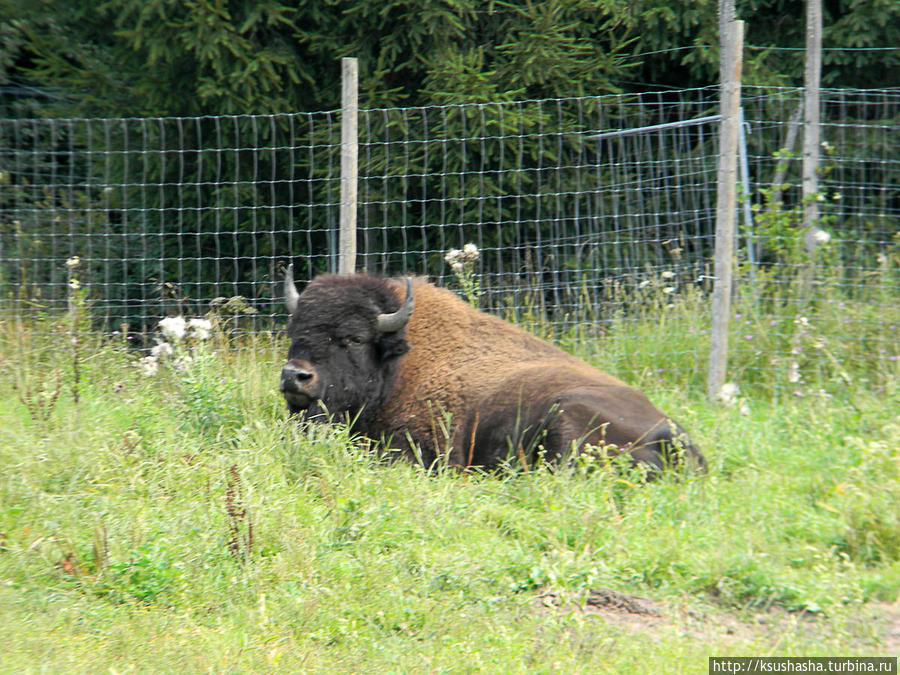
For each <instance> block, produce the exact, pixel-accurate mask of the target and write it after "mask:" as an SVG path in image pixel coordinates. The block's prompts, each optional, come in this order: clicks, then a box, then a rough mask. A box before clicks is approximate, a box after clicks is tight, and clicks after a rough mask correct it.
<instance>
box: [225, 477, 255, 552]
mask: <svg viewBox="0 0 900 675" xmlns="http://www.w3.org/2000/svg"><path fill="white" fill-rule="evenodd" d="M225 516H226V520H227V523H228V552H229V553H230V554H231V557H232V558H234V559H235V560H236V561H237V562H240V563H243V562H247V560H248V559H249V558H250V556H251V555H252V553H253V521H252V520H251V519H250V512H249V511H248V510H247V505H246V503H245V501H244V486H243V483H242V481H241V474H240V473H239V472H238V469H237V465H236V464H232V465H231V466H230V467H228V477H227V479H226V487H225Z"/></svg>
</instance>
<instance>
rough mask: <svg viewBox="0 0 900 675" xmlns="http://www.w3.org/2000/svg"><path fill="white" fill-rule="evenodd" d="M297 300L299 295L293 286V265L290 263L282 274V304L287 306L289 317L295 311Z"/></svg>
mask: <svg viewBox="0 0 900 675" xmlns="http://www.w3.org/2000/svg"><path fill="white" fill-rule="evenodd" d="M299 300H300V294H299V293H298V292H297V287H296V286H294V263H291V264H290V265H288V266H287V270H285V272H284V304H286V305H287V309H288V313H289V314H290V315H291V316H293V314H294V312H296V311H297V303H298V302H299Z"/></svg>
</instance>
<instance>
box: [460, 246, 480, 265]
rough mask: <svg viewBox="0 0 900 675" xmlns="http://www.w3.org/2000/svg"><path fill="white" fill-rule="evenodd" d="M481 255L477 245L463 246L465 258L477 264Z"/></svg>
mask: <svg viewBox="0 0 900 675" xmlns="http://www.w3.org/2000/svg"><path fill="white" fill-rule="evenodd" d="M479 256H480V253H479V252H478V247H477V246H476V245H475V244H466V245H465V246H463V258H465V259H466V260H469V261H471V262H475V261H476V260H478V258H479Z"/></svg>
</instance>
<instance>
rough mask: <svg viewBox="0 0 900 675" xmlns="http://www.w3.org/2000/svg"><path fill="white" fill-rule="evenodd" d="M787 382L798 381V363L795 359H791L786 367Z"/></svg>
mask: <svg viewBox="0 0 900 675" xmlns="http://www.w3.org/2000/svg"><path fill="white" fill-rule="evenodd" d="M787 377H788V382H791V383H797V382H799V381H800V364H799V363H797V362H796V361H791V365H790V366H789V367H788V375H787Z"/></svg>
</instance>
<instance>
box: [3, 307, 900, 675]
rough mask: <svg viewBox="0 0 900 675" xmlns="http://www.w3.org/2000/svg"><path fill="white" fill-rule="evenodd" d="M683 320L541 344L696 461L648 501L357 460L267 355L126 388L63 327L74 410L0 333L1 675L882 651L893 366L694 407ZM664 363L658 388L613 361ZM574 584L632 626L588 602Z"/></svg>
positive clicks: (897, 430) (895, 499) (60, 356)
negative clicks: (654, 423) (299, 404)
mask: <svg viewBox="0 0 900 675" xmlns="http://www.w3.org/2000/svg"><path fill="white" fill-rule="evenodd" d="M688 301H689V299H686V300H685V302H688ZM825 306H826V307H827V304H826V305H825ZM673 309H678V307H673ZM683 309H684V312H682V313H678V312H674V311H673V312H671V313H670V318H668V319H667V320H666V321H667V322H669V323H665V324H661V323H660V322H659V321H656V322H642V321H641V320H640V317H638V318H636V319H635V320H634V321H633V323H632V325H631V328H633V329H634V330H631V331H630V335H631V336H632V337H631V338H627V339H626V338H625V337H624V336H622V339H618V338H619V336H613V337H612V338H611V339H609V338H608V339H606V340H599V339H585V338H584V337H583V336H579V335H575V334H573V335H571V336H568V338H567V339H566V340H563V344H564V345H565V346H566V347H567V348H568V349H570V350H572V351H574V352H575V353H577V354H579V355H580V356H583V357H584V358H587V359H588V360H592V361H594V362H596V363H597V364H598V365H601V364H612V365H611V366H608V367H609V369H610V370H612V371H613V372H620V369H622V370H624V371H625V372H628V371H629V370H630V372H632V373H633V374H634V377H631V378H630V379H631V380H632V381H633V382H635V383H637V384H639V385H640V386H641V387H642V388H643V389H644V390H645V391H646V392H647V393H648V394H649V395H650V397H651V398H652V399H653V400H654V401H655V402H657V403H658V404H659V405H660V407H662V408H663V409H665V410H667V411H670V412H671V413H672V414H673V416H674V417H676V418H677V419H678V420H679V421H680V422H682V424H683V425H684V426H685V427H686V428H688V429H689V430H691V431H692V433H693V434H694V435H695V436H696V438H697V440H698V442H699V444H700V445H701V447H702V449H703V450H704V452H705V453H706V455H707V458H708V459H709V461H710V467H709V472H708V474H707V475H705V476H696V475H687V476H686V475H670V476H667V477H666V478H664V479H662V480H659V481H655V482H652V483H649V484H645V483H642V482H641V481H640V480H639V479H638V478H637V477H636V476H634V475H630V474H628V473H622V472H616V471H612V470H609V469H604V468H602V467H595V466H592V465H590V464H588V463H581V464H577V465H576V466H574V467H570V468H567V469H564V470H557V471H550V470H547V469H546V468H539V469H538V470H532V471H531V472H529V473H527V474H526V473H514V472H509V473H501V474H499V475H491V476H482V475H479V474H477V473H463V472H458V471H454V470H446V469H440V468H437V469H435V470H432V471H430V472H427V473H426V472H425V471H423V470H422V469H421V468H418V467H415V466H411V465H407V464H384V463H381V462H379V461H378V460H377V459H376V458H375V456H374V455H373V453H372V451H371V449H370V448H369V447H368V444H367V443H365V442H364V441H362V440H360V439H354V438H350V437H348V435H347V433H346V430H344V429H342V428H341V427H338V426H336V427H313V428H305V429H304V428H300V427H298V426H297V425H295V424H293V423H291V422H289V421H287V420H286V419H285V413H284V410H283V403H282V401H281V400H280V397H279V394H278V392H277V390H276V379H277V374H278V368H279V366H280V362H281V360H282V358H283V354H282V350H278V351H272V350H271V349H264V348H259V349H252V348H251V349H243V350H240V351H232V350H228V349H224V348H221V347H220V348H215V349H211V350H210V351H208V352H207V353H205V354H202V355H201V358H197V359H195V361H194V362H193V365H192V366H191V368H189V369H188V370H186V371H184V372H180V373H179V372H176V371H174V370H173V369H166V368H164V369H161V370H160V372H159V373H158V374H157V375H155V376H153V377H147V376H145V375H143V374H142V373H141V372H140V371H139V370H138V369H137V368H135V367H134V365H133V363H134V361H135V359H136V357H135V356H134V355H133V354H131V353H129V352H128V351H127V350H126V349H125V348H124V347H123V346H120V345H116V344H110V343H107V342H105V341H103V340H102V339H101V338H99V337H97V336H94V337H91V336H87V337H85V339H83V340H82V341H81V343H80V345H79V347H78V348H79V352H80V355H81V356H80V362H79V364H78V372H79V388H78V397H77V399H78V400H77V402H76V400H75V399H76V397H75V396H74V395H73V392H72V388H71V385H72V378H73V370H74V367H75V366H74V365H73V363H72V358H71V350H70V349H69V348H68V347H67V345H66V343H65V341H64V340H62V339H57V340H56V341H54V340H53V339H52V337H51V338H48V337H47V335H45V334H43V333H42V332H41V331H38V330H36V329H35V328H34V326H23V325H22V324H20V323H17V322H15V321H14V320H5V321H4V322H0V345H2V351H0V353H2V355H3V356H2V357H0V391H2V392H3V394H2V395H0V609H2V612H0V613H2V616H3V623H4V631H3V632H4V650H3V654H2V656H0V671H2V672H9V673H12V672H16V673H21V672H116V673H126V672H154V673H165V672H301V671H307V672H328V673H340V672H347V673H354V672H382V673H409V672H448V673H449V672H488V673H497V672H503V673H507V672H508V673H532V672H538V673H541V672H546V673H550V672H560V673H562V672H565V673H573V672H575V673H577V672H585V673H588V672H590V673H605V672H610V673H612V672H616V673H619V672H633V673H644V672H696V673H705V672H706V670H707V657H708V656H710V655H779V656H787V655H804V656H809V655H837V654H842V655H852V654H856V655H869V656H872V655H884V654H891V653H893V654H895V653H896V651H897V643H896V640H894V641H893V642H892V641H891V640H892V638H891V637H890V636H889V627H888V622H889V621H891V620H893V621H895V622H896V621H897V617H896V612H895V610H891V609H890V603H894V602H896V600H897V596H898V592H900V455H898V449H900V417H898V410H900V388H898V386H897V383H898V381H900V379H898V377H897V375H898V373H897V369H896V364H895V363H894V362H891V361H888V360H887V359H884V360H883V361H880V362H879V363H878V366H877V368H876V369H875V371H873V370H872V368H871V367H870V366H866V368H865V370H854V369H853V368H852V367H851V366H852V363H851V362H849V361H848V360H847V359H838V365H839V366H840V367H841V369H843V370H844V371H845V374H846V375H847V377H848V378H849V384H848V382H847V381H846V380H845V379H844V378H843V377H842V376H841V375H840V373H838V372H837V368H836V367H835V365H834V364H833V363H832V362H831V360H829V359H828V358H827V356H826V355H825V354H824V353H823V350H822V349H819V350H813V351H815V354H814V356H812V357H809V358H810V360H809V361H804V362H803V364H802V369H803V372H804V374H805V378H806V379H805V380H803V381H801V382H799V383H792V386H791V387H783V386H775V383H774V380H772V379H770V380H769V381H766V380H764V379H763V378H757V379H756V380H754V379H752V378H749V377H748V378H747V380H746V381H745V382H744V383H745V386H744V392H743V394H742V403H743V404H745V405H744V406H743V407H744V410H743V411H741V407H742V406H734V407H722V406H719V405H716V404H713V403H710V402H708V401H707V400H706V399H705V397H703V396H702V395H701V394H700V391H702V373H703V372H705V371H704V364H698V363H697V358H696V355H697V354H702V353H704V352H703V345H702V340H703V336H702V335H699V334H695V335H694V337H693V338H691V337H685V336H690V335H691V334H690V332H689V331H688V330H686V328H687V326H688V324H686V323H684V322H686V321H689V320H691V319H690V316H689V313H688V311H687V310H688V309H689V307H685V308H683ZM858 311H860V312H863V311H866V310H865V309H864V308H860V309H859V310H858ZM679 322H680V323H679ZM693 325H695V326H696V325H697V322H696V319H693ZM813 325H815V324H813ZM819 325H820V326H830V325H831V324H830V320H829V323H825V322H820V323H819ZM661 326H662V327H664V328H666V329H667V330H666V331H663V332H664V333H665V334H663V335H661V334H660V333H661ZM45 328H47V326H43V327H42V330H43V329H45ZM820 330H821V331H822V332H821V333H816V334H814V335H813V336H812V337H811V338H810V339H815V338H816V337H820V338H821V339H823V340H825V348H830V347H829V346H830V345H833V344H839V343H840V341H839V340H838V339H837V337H836V336H837V335H839V333H837V332H825V330H826V329H825V328H824V327H823V328H821V329H820ZM829 330H830V329H829ZM835 330H836V329H835ZM783 332H784V336H783V339H784V340H785V343H784V345H783V346H786V348H789V347H790V345H791V344H792V343H791V340H794V339H796V337H795V335H796V334H795V331H794V329H793V324H790V326H789V327H785V328H784V331H783ZM49 335H50V336H52V335H53V333H52V331H51V332H50V333H49ZM667 336H668V342H667V343H666V340H667ZM671 336H679V337H678V338H677V341H676V342H673V341H672V340H673V338H672V337H671ZM804 339H805V338H804ZM663 343H666V344H663ZM244 346H252V345H244ZM666 350H668V351H669V352H670V353H672V354H674V356H672V360H670V361H665V362H664V363H665V365H666V366H667V372H666V373H663V374H660V373H659V372H657V371H658V369H657V368H653V367H644V369H643V370H641V369H640V368H638V367H635V368H631V369H629V368H628V366H629V365H634V366H639V365H640V364H641V363H650V364H654V363H657V362H659V361H658V359H659V358H660V357H659V354H663V353H666ZM754 358H756V361H754V360H753V359H752V358H748V359H746V360H745V361H741V360H740V359H741V357H738V360H737V365H738V369H739V372H740V368H741V364H742V363H746V364H747V368H746V369H745V370H744V371H742V372H751V371H752V372H756V371H753V368H756V367H759V366H760V364H761V363H762V361H761V360H760V359H759V358H758V357H755V356H754ZM813 365H815V367H813ZM770 370H771V369H770ZM778 372H781V371H778ZM873 372H875V373H876V375H877V382H876V380H875V379H874V378H875V375H873ZM57 373H58V374H59V375H58V376H57ZM673 373H675V374H676V375H677V378H680V379H676V380H674V381H673V379H672V377H673V376H672V374H673ZM782 374H783V373H782ZM778 376H779V377H780V376H781V375H778ZM57 378H58V379H57ZM795 392H797V393H795ZM601 589H604V590H612V591H618V592H621V593H625V594H628V595H629V596H635V597H637V598H640V599H641V602H644V603H647V604H648V606H650V607H652V608H655V611H654V612H652V613H648V614H647V615H635V614H627V613H624V612H619V611H615V610H613V609H602V608H601V609H599V610H598V609H594V608H592V607H591V606H590V605H588V604H587V603H586V601H587V599H588V598H589V597H590V596H591V593H592V592H596V591H598V590H601ZM892 611H894V612H895V614H894V615H893V616H894V618H893V619H891V618H890V616H891V612H892Z"/></svg>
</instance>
